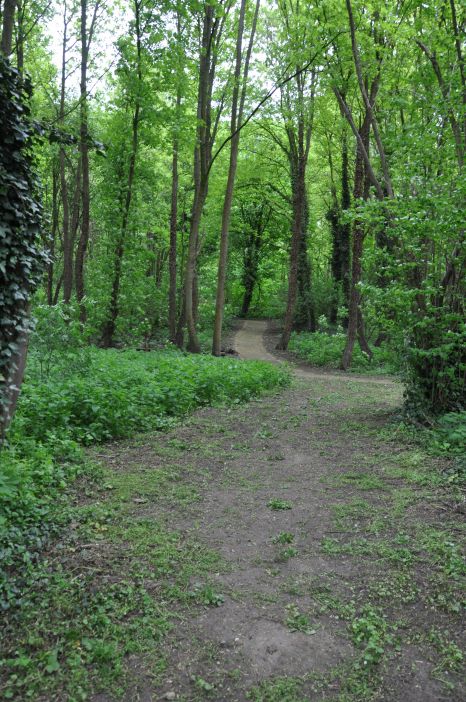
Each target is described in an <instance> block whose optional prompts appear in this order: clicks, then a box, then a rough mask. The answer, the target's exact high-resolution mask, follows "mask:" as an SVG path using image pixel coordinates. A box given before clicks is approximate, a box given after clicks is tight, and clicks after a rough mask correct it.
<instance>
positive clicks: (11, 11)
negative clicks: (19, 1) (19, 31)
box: [0, 0, 16, 56]
mask: <svg viewBox="0 0 466 702" xmlns="http://www.w3.org/2000/svg"><path fill="white" fill-rule="evenodd" d="M15 10H16V0H4V2H3V16H2V40H1V44H0V50H1V52H2V54H3V55H4V56H10V54H11V49H12V44H13V30H14V26H15Z"/></svg>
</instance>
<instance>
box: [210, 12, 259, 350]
mask: <svg viewBox="0 0 466 702" xmlns="http://www.w3.org/2000/svg"><path fill="white" fill-rule="evenodd" d="M259 6H260V0H256V3H255V8H254V15H253V18H252V24H251V30H250V34H249V43H248V47H247V51H246V56H244V57H243V34H244V24H245V15H246V9H247V2H246V0H241V6H240V11H239V18H238V30H237V36H236V57H235V72H234V75H233V98H232V106H231V118H230V136H231V139H230V163H229V168H228V176H227V184H226V188H225V197H224V200H223V211H222V229H221V233H220V251H219V258H218V270H217V293H216V302H215V319H214V334H213V340H212V353H213V355H214V356H219V355H220V353H221V346H222V326H223V308H224V305H225V281H226V274H227V262H228V238H229V230H230V219H231V206H232V203H233V191H234V187H235V178H236V168H237V164H238V150H239V142H240V135H241V132H240V131H239V130H238V127H239V126H240V125H241V123H242V121H243V113H244V103H245V100H246V90H247V85H248V75H249V63H250V60H251V54H252V49H253V45H254V37H255V33H256V27H257V17H258V14H259Z"/></svg>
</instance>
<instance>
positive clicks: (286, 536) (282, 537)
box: [272, 531, 294, 544]
mask: <svg viewBox="0 0 466 702" xmlns="http://www.w3.org/2000/svg"><path fill="white" fill-rule="evenodd" d="M272 541H273V543H274V544H292V543H293V541H294V534H290V533H289V532H288V531H281V532H280V533H279V534H277V536H274V537H273V539H272Z"/></svg>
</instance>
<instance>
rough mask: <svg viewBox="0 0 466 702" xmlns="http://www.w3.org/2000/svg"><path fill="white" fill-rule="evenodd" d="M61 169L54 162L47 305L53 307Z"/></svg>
mask: <svg viewBox="0 0 466 702" xmlns="http://www.w3.org/2000/svg"><path fill="white" fill-rule="evenodd" d="M58 170H59V168H58V167H57V163H56V161H54V163H53V166H52V223H51V224H52V227H51V231H50V241H49V253H50V258H49V262H48V263H47V304H48V305H53V275H54V268H55V245H56V241H57V235H58V216H59V206H58V198H59V192H58V181H59V174H58Z"/></svg>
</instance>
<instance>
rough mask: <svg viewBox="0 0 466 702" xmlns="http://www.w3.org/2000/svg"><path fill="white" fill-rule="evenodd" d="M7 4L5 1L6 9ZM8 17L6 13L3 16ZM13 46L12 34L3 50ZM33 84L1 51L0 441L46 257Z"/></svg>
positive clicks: (11, 405) (15, 392)
mask: <svg viewBox="0 0 466 702" xmlns="http://www.w3.org/2000/svg"><path fill="white" fill-rule="evenodd" d="M6 11H7V6H6V5H5V6H4V12H6ZM5 19H8V21H9V18H8V17H6V15H5V14H4V21H5ZM8 47H10V50H11V36H10V38H9V39H8V37H6V38H5V25H4V26H3V35H2V49H5V48H6V49H7V50H8ZM31 93H32V90H31V86H30V83H29V82H28V81H27V80H25V79H23V77H22V76H21V74H20V72H19V71H18V70H16V69H14V68H13V67H12V66H11V64H10V62H9V61H8V59H6V58H5V57H4V56H3V55H0V221H1V223H2V226H1V227H0V440H3V439H4V437H5V432H6V430H7V428H8V426H9V424H10V422H11V419H12V417H13V415H14V412H15V409H16V404H17V401H18V396H19V392H20V388H21V384H22V380H23V374H24V367H25V364H26V355H27V340H28V331H29V301H30V298H31V295H32V293H33V292H34V289H35V287H36V285H37V283H38V279H39V275H40V272H41V270H42V267H43V263H44V262H45V257H44V254H43V252H42V249H41V246H40V227H41V215H42V207H41V203H40V199H39V197H38V187H37V183H36V180H35V177H34V173H33V168H32V151H31V144H32V140H33V136H34V129H33V126H32V124H31V122H30V111H29V100H30V97H31Z"/></svg>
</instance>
